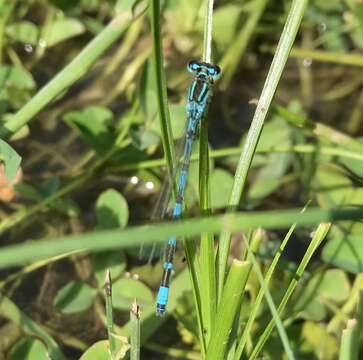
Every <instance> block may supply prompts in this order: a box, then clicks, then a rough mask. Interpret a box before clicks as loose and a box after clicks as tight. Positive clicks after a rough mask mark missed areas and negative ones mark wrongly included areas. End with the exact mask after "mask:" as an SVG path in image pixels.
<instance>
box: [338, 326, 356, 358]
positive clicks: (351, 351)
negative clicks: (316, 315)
mask: <svg viewBox="0 0 363 360" xmlns="http://www.w3.org/2000/svg"><path fill="white" fill-rule="evenodd" d="M358 358H359V327H358V321H357V320H356V319H349V320H348V322H347V327H346V328H345V329H344V330H343V333H342V338H341V343H340V351H339V360H358Z"/></svg>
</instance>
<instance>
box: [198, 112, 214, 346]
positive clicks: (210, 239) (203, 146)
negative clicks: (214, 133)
mask: <svg viewBox="0 0 363 360" xmlns="http://www.w3.org/2000/svg"><path fill="white" fill-rule="evenodd" d="M207 134H208V123H207V121H206V119H204V121H203V122H202V126H201V141H200V150H199V159H200V160H199V197H200V208H201V211H202V215H203V216H210V215H211V214H212V211H211V194H210V177H209V175H210V169H209V153H208V138H207ZM214 259H215V252H214V236H213V234H211V233H202V234H201V242H200V255H199V264H200V292H201V293H202V294H203V296H201V308H202V309H201V310H202V316H203V320H202V323H203V333H202V334H203V337H204V338H205V339H204V341H205V343H206V344H208V342H209V340H210V336H211V332H212V328H213V319H214V318H215V312H216V272H215V262H214Z"/></svg>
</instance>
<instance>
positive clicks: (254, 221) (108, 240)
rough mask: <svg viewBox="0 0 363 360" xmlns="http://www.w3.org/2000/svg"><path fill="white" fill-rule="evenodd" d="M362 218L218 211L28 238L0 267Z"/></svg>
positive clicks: (346, 212)
mask: <svg viewBox="0 0 363 360" xmlns="http://www.w3.org/2000/svg"><path fill="white" fill-rule="evenodd" d="M362 218H363V209H362V208H347V209H326V210H319V209H310V210H307V211H306V212H305V213H304V214H301V211H300V210H297V209H291V210H283V211H261V212H255V213H253V212H251V213H246V212H242V213H234V214H227V215H214V216H211V217H207V218H203V217H202V218H194V219H189V220H181V221H175V222H170V223H163V224H150V225H143V226H135V227H129V228H127V229H124V230H119V229H114V230H105V231H95V232H91V233H85V234H76V235H72V236H66V237H61V238H58V239H51V240H36V241H28V242H26V243H22V244H18V245H11V246H4V247H2V248H1V252H0V268H5V267H9V266H14V265H20V264H24V263H26V262H29V261H35V260H40V259H44V258H47V257H50V256H56V255H59V254H62V253H65V252H68V251H74V250H80V251H81V250H83V251H90V252H99V251H102V250H112V249H125V248H132V247H135V246H136V247H137V246H139V245H140V244H142V243H144V244H145V245H147V244H152V243H154V242H162V241H165V240H166V239H168V238H169V237H170V236H171V235H174V236H195V235H199V234H200V233H202V232H209V233H211V234H212V233H214V234H215V233H217V232H219V231H221V230H224V231H226V230H228V231H230V232H236V231H241V230H246V229H256V228H258V227H262V228H265V229H281V228H284V227H289V226H290V225H291V224H293V223H295V222H298V226H306V225H314V224H317V223H321V222H327V221H338V220H350V221H353V220H358V219H362ZM145 234H148V236H147V237H145Z"/></svg>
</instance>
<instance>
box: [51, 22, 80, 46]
mask: <svg viewBox="0 0 363 360" xmlns="http://www.w3.org/2000/svg"><path fill="white" fill-rule="evenodd" d="M84 31H85V27H84V25H83V24H82V23H81V22H80V21H78V20H76V19H62V20H58V21H55V22H54V23H53V24H52V25H51V26H50V30H49V36H48V38H47V39H46V42H47V46H48V47H50V46H54V45H56V44H58V43H60V42H61V41H64V40H67V39H69V38H71V37H74V36H77V35H80V34H82V33H83V32H84Z"/></svg>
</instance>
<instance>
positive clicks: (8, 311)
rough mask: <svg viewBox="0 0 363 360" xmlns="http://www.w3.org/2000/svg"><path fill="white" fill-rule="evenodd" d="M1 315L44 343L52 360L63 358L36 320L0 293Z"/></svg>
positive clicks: (55, 344) (61, 359)
mask: <svg viewBox="0 0 363 360" xmlns="http://www.w3.org/2000/svg"><path fill="white" fill-rule="evenodd" d="M0 313H1V316H3V317H5V318H7V319H9V320H10V321H12V322H14V323H15V324H17V325H18V326H19V327H20V328H21V329H22V330H23V331H24V333H26V334H28V335H30V336H33V337H35V338H39V339H41V340H42V342H44V344H45V345H46V347H47V349H48V352H49V356H50V358H51V359H54V360H65V359H66V357H65V356H64V355H63V353H62V351H61V350H60V348H59V346H58V344H57V343H56V342H55V341H54V339H53V338H52V337H51V336H49V335H48V334H47V332H46V331H45V330H43V329H42V328H41V327H40V326H39V325H38V324H37V323H36V322H34V321H33V320H32V319H30V318H29V317H28V316H27V315H25V314H24V313H23V312H22V311H21V310H20V309H19V308H18V307H17V306H16V305H15V304H14V303H13V302H12V301H11V300H10V299H9V298H7V297H5V296H1V295H0Z"/></svg>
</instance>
